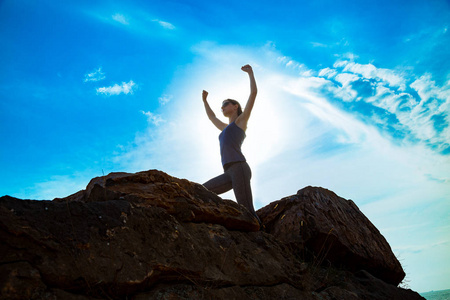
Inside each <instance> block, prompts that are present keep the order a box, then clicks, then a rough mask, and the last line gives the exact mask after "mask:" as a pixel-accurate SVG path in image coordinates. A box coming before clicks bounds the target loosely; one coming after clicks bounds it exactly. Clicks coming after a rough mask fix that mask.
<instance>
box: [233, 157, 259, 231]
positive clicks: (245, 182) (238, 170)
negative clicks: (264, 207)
mask: <svg viewBox="0 0 450 300" xmlns="http://www.w3.org/2000/svg"><path fill="white" fill-rule="evenodd" d="M229 172H230V176H231V182H232V186H233V190H234V195H235V196H236V201H237V203H239V204H241V205H244V206H245V207H246V208H247V209H248V211H249V212H250V213H251V214H253V215H254V216H255V217H256V219H257V220H258V222H259V223H260V224H261V221H260V220H259V217H258V215H257V214H256V212H255V208H254V207H253V196H252V189H251V186H250V179H251V178H252V171H251V170H250V166H249V165H248V164H247V162H239V163H237V164H234V165H233V166H231V168H230V169H229Z"/></svg>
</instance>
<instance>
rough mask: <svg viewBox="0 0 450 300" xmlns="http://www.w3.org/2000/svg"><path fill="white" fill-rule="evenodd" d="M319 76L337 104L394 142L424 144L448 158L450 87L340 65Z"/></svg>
mask: <svg viewBox="0 0 450 300" xmlns="http://www.w3.org/2000/svg"><path fill="white" fill-rule="evenodd" d="M333 67H334V68H325V69H322V70H320V71H319V77H322V78H326V79H327V80H329V83H328V84H327V85H326V87H327V89H328V90H329V91H331V92H332V93H333V95H334V96H335V97H336V99H341V100H344V101H345V102H348V103H350V104H348V105H347V109H350V110H352V111H354V112H355V113H359V114H360V116H361V117H363V118H364V119H365V120H366V121H370V122H371V123H372V124H375V125H377V126H378V127H379V128H380V129H383V130H384V131H385V132H386V133H389V134H390V135H391V136H392V137H394V138H401V139H403V140H407V141H409V142H413V143H415V142H421V143H422V144H424V145H426V146H427V147H430V148H431V149H433V150H435V151H437V152H440V153H444V154H449V153H450V145H449V144H448V141H449V140H450V127H449V121H450V120H449V118H450V116H449V112H450V83H449V82H447V83H446V84H445V85H443V86H437V85H436V83H435V82H434V81H433V80H432V77H431V75H430V74H425V75H423V76H421V77H419V78H417V79H415V78H414V77H413V78H412V79H411V78H408V77H405V75H404V74H399V73H398V72H396V71H393V70H389V69H383V68H377V67H376V66H374V65H372V64H358V63H355V62H349V61H338V62H336V63H335V64H334V66H333Z"/></svg>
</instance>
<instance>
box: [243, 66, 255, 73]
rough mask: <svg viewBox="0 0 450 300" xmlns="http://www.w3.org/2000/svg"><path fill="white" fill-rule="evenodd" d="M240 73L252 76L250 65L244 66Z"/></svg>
mask: <svg viewBox="0 0 450 300" xmlns="http://www.w3.org/2000/svg"><path fill="white" fill-rule="evenodd" d="M241 70H242V71H244V72H245V73H248V74H253V69H252V67H251V66H250V65H245V66H243V67H242V68H241Z"/></svg>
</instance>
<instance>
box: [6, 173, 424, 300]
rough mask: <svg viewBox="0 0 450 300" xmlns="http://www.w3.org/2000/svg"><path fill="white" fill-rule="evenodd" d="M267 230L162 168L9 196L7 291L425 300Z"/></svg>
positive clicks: (35, 295) (22, 295)
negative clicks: (304, 253) (318, 259)
mask: <svg viewBox="0 0 450 300" xmlns="http://www.w3.org/2000/svg"><path fill="white" fill-rule="evenodd" d="M278 207H279V206H278ZM278 207H277V208H276V209H273V206H272V208H271V209H270V211H274V210H277V209H278ZM285 213H294V214H295V215H298V213H299V212H293V211H292V210H286V211H285ZM285 213H283V214H285ZM264 216H265V218H266V219H267V220H269V216H268V215H264ZM285 218H290V216H289V215H285V217H284V218H283V219H285ZM278 219H281V217H279V218H278ZM275 225H276V222H275V221H271V222H269V223H267V224H266V226H267V230H268V231H271V230H275V228H276V226H275ZM258 226H259V225H258V223H257V222H256V220H255V219H254V218H253V216H252V215H251V214H250V213H249V212H248V211H247V210H246V209H245V208H244V207H242V206H240V205H238V204H236V203H235V202H233V201H226V200H221V199H220V198H219V197H218V196H217V195H215V194H213V193H211V192H209V191H207V190H206V189H205V188H203V186H201V185H199V184H196V183H193V182H189V181H187V180H182V179H178V178H174V177H171V176H169V175H167V174H165V173H163V172H160V171H155V170H152V171H146V172H140V173H136V174H127V173H113V174H110V175H108V176H104V177H99V178H94V179H93V180H92V181H91V182H90V183H89V185H88V186H87V188H86V190H83V191H80V192H78V193H76V194H74V195H71V196H69V197H66V198H63V199H55V200H54V201H33V200H20V199H16V198H12V197H8V196H5V197H1V198H0V241H1V243H0V253H1V255H0V298H2V299H97V298H98V299H273V298H280V299H341V298H342V299H386V298H389V299H421V297H420V296H419V295H418V294H417V293H415V292H412V291H410V290H405V289H401V288H397V287H396V286H395V285H391V284H388V283H386V282H385V281H383V280H380V278H376V276H374V275H375V274H373V273H372V272H370V271H369V272H370V273H372V274H370V273H369V272H366V271H357V272H350V271H349V270H346V269H340V268H337V267H334V266H331V267H330V266H326V267H324V266H320V265H318V264H316V263H314V262H308V261H307V260H303V259H301V258H299V257H298V255H296V253H295V251H292V249H291V247H290V246H291V244H292V242H291V241H287V240H286V239H285V237H283V236H280V237H278V236H276V235H272V234H270V233H266V232H264V231H258ZM342 230H344V229H342ZM285 235H286V234H285ZM286 236H287V235H286ZM296 242H298V240H296ZM367 245H368V246H370V245H371V244H370V243H369V244H367ZM361 247H362V246H361ZM311 251H312V250H311ZM363 269H364V268H363ZM366 270H367V268H366Z"/></svg>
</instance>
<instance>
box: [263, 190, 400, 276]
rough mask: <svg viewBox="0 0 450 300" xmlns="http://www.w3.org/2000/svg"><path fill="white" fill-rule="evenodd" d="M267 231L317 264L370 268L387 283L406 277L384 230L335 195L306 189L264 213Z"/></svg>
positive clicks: (273, 205) (352, 268)
mask: <svg viewBox="0 0 450 300" xmlns="http://www.w3.org/2000/svg"><path fill="white" fill-rule="evenodd" d="M257 213H258V215H259V217H260V218H261V220H262V222H263V223H264V224H265V227H266V232H268V233H271V234H272V235H274V236H276V237H277V239H278V240H280V241H283V242H284V243H286V244H287V245H288V246H289V247H290V248H291V249H295V250H296V251H297V253H306V254H305V255H306V256H308V254H309V259H311V260H313V261H314V262H315V263H317V264H320V263H322V262H326V261H328V262H331V263H332V264H334V265H336V266H339V267H345V268H346V269H348V270H350V271H358V270H362V269H364V270H367V271H369V272H370V273H371V274H373V275H374V276H376V277H378V278H380V279H382V280H384V281H385V282H387V283H390V284H393V285H398V284H399V283H400V282H401V281H402V280H403V278H404V277H405V272H404V271H403V269H402V267H401V265H400V263H399V261H398V260H397V258H396V257H395V255H394V254H393V252H392V250H391V247H390V246H389V244H388V243H387V241H386V239H385V238H384V237H383V236H382V235H381V233H380V232H379V231H378V229H377V228H376V227H375V226H374V225H373V224H372V223H371V222H370V221H369V219H367V218H366V216H364V214H363V213H362V212H361V211H360V210H359V209H358V207H357V206H356V204H355V203H354V202H353V201H351V200H345V199H344V198H341V197H339V196H337V195H336V194H335V193H333V192H331V191H329V190H326V189H323V188H319V187H306V188H304V189H302V190H299V191H298V192H297V194H296V195H293V196H290V197H286V198H283V199H281V200H279V201H275V202H273V203H271V204H269V205H267V206H266V207H264V208H261V209H260V210H258V212H257Z"/></svg>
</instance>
